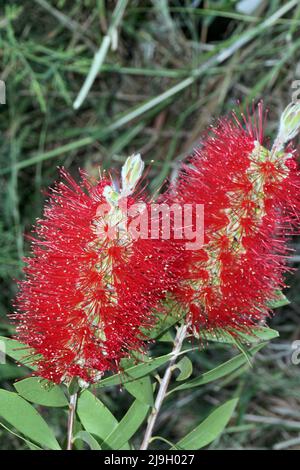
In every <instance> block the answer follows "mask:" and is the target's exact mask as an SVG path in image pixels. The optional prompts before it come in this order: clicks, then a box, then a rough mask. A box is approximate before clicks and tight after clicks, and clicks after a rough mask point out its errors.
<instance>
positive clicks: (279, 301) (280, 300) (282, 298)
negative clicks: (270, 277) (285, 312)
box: [269, 291, 291, 309]
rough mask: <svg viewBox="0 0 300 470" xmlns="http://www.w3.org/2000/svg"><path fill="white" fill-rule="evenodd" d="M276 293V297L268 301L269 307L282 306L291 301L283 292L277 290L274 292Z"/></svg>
mask: <svg viewBox="0 0 300 470" xmlns="http://www.w3.org/2000/svg"><path fill="white" fill-rule="evenodd" d="M276 295H277V299H276V300H274V301H273V302H269V307H270V308H271V309H274V308H279V307H284V306H285V305H289V304H290V303H291V302H290V301H289V299H288V298H287V297H286V296H285V295H284V293H283V292H281V291H278V292H276Z"/></svg>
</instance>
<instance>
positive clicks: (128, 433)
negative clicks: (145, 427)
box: [103, 400, 149, 450]
mask: <svg viewBox="0 0 300 470" xmlns="http://www.w3.org/2000/svg"><path fill="white" fill-rule="evenodd" d="M148 410H149V405H146V404H145V403H142V402H140V401H139V400H135V401H134V402H133V404H132V405H131V407H130V408H129V410H128V411H127V413H126V414H125V416H124V417H123V418H122V419H121V421H120V423H119V424H118V426H117V427H116V428H115V429H114V431H112V433H111V434H110V435H109V436H108V437H107V439H106V440H105V443H104V444H103V446H105V447H107V448H109V449H114V450H116V449H121V447H122V446H123V445H124V444H125V443H126V442H128V441H129V439H130V438H131V437H132V436H133V435H134V434H135V433H136V431H137V430H138V428H139V427H140V426H141V424H142V423H143V422H144V419H145V418H146V416H147V413H148Z"/></svg>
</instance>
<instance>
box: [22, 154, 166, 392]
mask: <svg viewBox="0 0 300 470" xmlns="http://www.w3.org/2000/svg"><path fill="white" fill-rule="evenodd" d="M142 171H143V162H142V160H141V158H140V156H139V155H134V156H132V157H129V158H128V159H127V161H126V163H125V165H124V166H123V169H122V178H121V181H120V182H119V181H114V182H113V181H112V179H111V178H110V177H109V176H106V175H105V173H104V175H102V176H101V175H100V178H99V180H98V181H96V182H94V183H91V182H90V180H89V178H88V177H87V176H86V175H82V180H81V183H80V184H77V183H76V182H75V181H74V179H73V178H72V177H71V176H70V175H69V174H68V173H67V172H66V171H65V170H62V171H61V175H62V177H63V181H61V182H58V183H57V184H56V186H55V187H54V189H53V190H52V191H51V192H50V196H49V201H48V202H47V204H46V207H45V210H44V218H43V219H41V220H38V221H37V223H36V226H35V235H36V238H33V239H32V255H33V256H31V257H29V258H27V259H26V263H27V266H26V268H25V273H26V279H25V280H23V281H22V282H20V292H19V294H18V298H17V307H18V313H17V314H16V315H15V317H16V322H17V334H18V339H19V340H20V341H22V342H24V343H25V344H26V345H28V346H29V347H30V348H32V349H33V351H34V358H35V362H36V365H37V368H38V371H37V373H38V374H39V375H40V376H42V377H44V378H46V379H49V380H51V381H53V382H64V383H66V384H69V383H70V381H71V380H72V378H74V377H77V378H78V379H79V383H80V384H81V385H82V386H85V385H87V384H88V383H90V382H95V381H97V380H99V379H100V378H101V376H102V375H103V372H104V371H107V370H118V368H119V363H120V359H122V358H124V357H126V356H128V355H129V354H130V355H132V354H133V353H134V352H141V351H142V350H143V340H144V335H143V334H142V329H144V330H145V329H149V328H150V327H151V325H152V324H153V322H154V321H155V316H154V314H153V310H154V308H155V307H156V306H157V304H158V302H159V300H160V299H161V298H162V297H163V295H164V293H165V291H166V290H168V289H170V288H171V287H172V285H173V283H174V277H173V274H172V273H171V272H170V271H169V269H168V268H167V267H166V265H167V263H168V261H169V258H170V253H169V246H168V245H167V244H162V243H160V241H159V240H152V239H151V238H150V237H133V235H132V233H133V232H132V231H130V230H129V229H128V227H129V222H130V220H133V219H134V211H132V214H133V215H131V216H129V217H128V214H127V209H128V207H131V208H132V207H133V206H134V205H135V204H136V205H137V206H138V204H139V203H140V204H144V205H147V204H149V202H145V201H146V199H145V197H144V196H143V195H142V193H141V190H138V191H136V190H135V188H136V185H137V183H138V181H139V180H140V177H141V175H142ZM134 191H135V192H136V193H137V194H136V195H134V194H133V193H134ZM24 355H26V351H25V352H24Z"/></svg>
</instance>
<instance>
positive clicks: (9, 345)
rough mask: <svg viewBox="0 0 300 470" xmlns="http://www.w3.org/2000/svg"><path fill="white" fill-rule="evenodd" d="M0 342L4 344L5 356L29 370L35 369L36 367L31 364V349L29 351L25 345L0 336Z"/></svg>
mask: <svg viewBox="0 0 300 470" xmlns="http://www.w3.org/2000/svg"><path fill="white" fill-rule="evenodd" d="M0 341H1V342H3V344H4V347H5V351H4V352H5V354H7V356H9V357H12V358H13V359H15V360H16V361H17V362H20V363H21V364H23V365H25V366H26V367H29V368H30V369H36V367H35V366H33V365H32V364H31V362H32V358H31V356H32V355H33V350H32V349H30V348H29V347H28V346H26V345H25V344H22V343H19V341H16V340H14V339H11V338H6V337H5V336H0Z"/></svg>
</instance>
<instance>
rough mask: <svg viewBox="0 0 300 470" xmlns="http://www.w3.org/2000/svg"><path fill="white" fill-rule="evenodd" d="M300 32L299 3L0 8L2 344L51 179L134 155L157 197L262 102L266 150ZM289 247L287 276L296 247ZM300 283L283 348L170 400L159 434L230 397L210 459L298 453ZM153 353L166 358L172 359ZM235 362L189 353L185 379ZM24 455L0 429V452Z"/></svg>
mask: <svg viewBox="0 0 300 470" xmlns="http://www.w3.org/2000/svg"><path fill="white" fill-rule="evenodd" d="M299 30H300V5H299V2H298V1H297V0H296V1H288V2H286V1H279V0H271V1H264V0H248V1H247V0H243V1H232V0H215V1H213V0H204V1H201V0H193V1H192V0H191V1H187V0H186V1H184V0H183V1H179V0H178V1H167V0H161V1H160V0H153V1H135V0H133V1H119V2H115V1H104V0H81V1H79V0H23V1H22V2H19V1H17V0H15V1H13V0H12V1H5V0H1V2H0V60H1V66H0V79H1V80H3V81H4V82H5V84H6V104H1V105H0V128H1V139H0V166H1V168H0V192H1V221H0V243H1V253H0V259H1V267H0V276H1V293H0V335H10V334H11V333H12V332H13V329H12V327H11V326H10V324H9V322H8V319H7V314H9V313H11V312H12V310H13V307H12V299H13V298H14V296H15V292H16V284H15V279H16V278H20V276H21V275H22V274H21V269H22V258H23V256H24V255H26V254H27V252H28V244H27V242H26V241H24V233H28V232H30V229H31V225H32V223H34V221H35V218H36V217H39V216H40V215H41V213H42V207H43V201H44V199H45V195H44V192H45V190H46V189H47V187H48V186H49V185H51V184H53V181H54V180H55V179H56V178H57V174H58V173H57V167H58V166H60V165H64V166H65V167H66V168H68V169H69V170H70V172H71V173H72V174H73V175H74V176H75V177H77V175H78V168H79V167H80V168H84V169H85V170H87V171H88V172H89V173H90V174H97V168H98V165H102V166H103V167H104V168H111V167H113V168H116V169H118V168H120V167H121V165H122V163H123V162H124V160H125V158H126V156H128V155H130V154H131V153H133V152H140V153H141V154H142V156H143V158H144V160H145V161H146V162H148V163H149V164H150V163H151V162H152V163H151V169H150V171H149V175H148V182H149V190H150V191H151V192H155V191H157V190H158V189H159V188H160V187H161V186H162V185H163V184H164V182H165V180H166V178H172V177H174V176H176V171H177V168H178V163H179V162H180V160H181V159H182V158H183V156H184V155H186V154H188V153H189V152H190V151H191V150H192V148H193V146H195V145H196V144H197V142H198V140H199V136H200V134H201V132H202V131H203V130H205V129H206V127H207V125H209V124H210V123H212V122H213V119H214V118H216V117H218V116H219V115H222V114H226V113H229V112H230V111H231V110H232V109H234V108H236V109H239V110H242V111H243V110H245V109H246V107H247V106H249V107H250V108H251V107H252V103H253V100H254V101H255V102H257V101H258V100H259V99H261V98H262V99H263V100H264V104H265V107H266V108H268V110H269V113H268V116H269V117H268V124H267V127H266V136H267V137H270V138H272V137H274V136H275V133H276V128H277V124H278V118H279V116H280V113H281V112H282V110H283V109H284V107H285V106H286V105H287V104H288V102H290V101H291V98H292V94H293V93H295V92H297V87H298V88H299V89H300V34H299ZM95 54H96V55H95ZM94 57H95V60H94ZM91 68H92V72H93V70H95V72H96V73H95V77H93V73H91ZM87 77H88V80H89V82H90V83H88V85H89V86H85V87H84V88H83V85H84V83H85V81H86V79H87ZM297 81H298V82H297ZM90 85H91V86H90ZM89 88H90V89H89ZM80 91H81V92H80ZM78 95H79V97H78ZM74 102H75V108H77V109H75V108H74ZM293 246H294V248H295V249H296V252H295V254H294V256H293V258H292V259H291V266H292V267H293V268H297V266H298V264H299V259H300V256H299V253H300V251H299V247H300V242H298V243H297V240H294V241H293ZM299 281H300V272H299V271H298V272H297V271H296V272H295V273H294V274H293V276H291V277H290V279H288V280H287V283H288V284H289V285H290V288H289V289H288V290H287V291H286V294H287V296H288V298H289V300H290V302H291V303H290V304H289V305H287V306H285V307H283V308H280V309H277V310H276V316H275V317H274V318H272V319H270V321H269V325H270V326H271V327H272V328H275V329H278V330H279V332H280V338H279V339H277V340H275V341H273V342H272V343H271V344H270V345H269V346H268V347H266V348H264V349H263V350H261V351H260V352H259V354H258V355H257V356H256V358H255V361H254V364H253V367H252V368H250V367H249V366H246V367H245V368H244V369H243V370H240V371H239V373H238V374H237V373H235V374H233V375H230V376H228V377H227V378H226V380H223V381H222V382H220V381H219V382H213V383H212V384H209V385H207V386H204V387H201V388H199V389H193V390H191V391H187V392H186V391H182V392H179V393H177V394H174V395H171V397H170V399H169V400H167V401H166V402H165V404H164V408H163V411H162V414H161V416H160V420H159V422H158V427H157V429H156V434H161V435H163V436H164V437H166V438H167V439H169V440H170V441H174V442H175V441H177V440H178V439H179V438H180V437H181V436H183V435H185V434H186V433H187V432H188V431H189V430H190V429H192V428H194V427H195V425H196V424H198V423H199V422H200V421H201V420H202V419H203V418H204V417H205V416H206V415H207V414H208V412H209V410H210V409H211V408H212V407H213V406H215V405H217V404H219V403H222V402H224V401H225V400H226V399H229V398H230V397H231V396H232V395H233V393H235V392H236V391H237V390H238V391H239V394H240V396H241V399H240V402H239V407H238V409H237V413H236V415H235V417H234V419H233V420H232V421H231V422H230V425H229V427H228V428H227V429H226V431H225V432H224V433H223V435H222V436H221V438H220V439H219V440H217V441H216V442H215V443H214V444H212V445H211V446H210V448H217V449H229V448H234V449H249V448H250V449H256V448H260V449H281V448H283V449H285V448H286V449H300V364H299V365H296V364H293V363H292V361H291V356H292V343H293V341H295V340H297V339H300V320H299V319H300V293H299V291H298V286H299ZM155 348H156V351H155V354H164V353H167V352H168V351H169V349H170V345H168V344H167V343H159V344H158V345H157V346H155ZM236 353H237V351H236V350H233V349H232V347H229V346H224V345H217V344H212V345H210V346H209V348H208V349H206V350H205V351H200V350H199V352H194V353H192V354H191V359H192V361H193V364H194V372H193V373H194V374H195V375H197V374H198V375H199V373H200V372H201V371H202V372H203V371H205V370H208V369H210V368H212V367H215V366H217V365H218V364H220V363H221V362H223V361H224V360H226V359H229V358H230V357H232V356H233V355H235V354H236ZM27 373H28V371H27V370H26V369H24V368H21V369H20V368H19V367H17V366H16V365H15V364H13V362H11V363H9V364H6V365H4V366H1V368H0V386H1V387H2V388H7V389H11V388H12V383H13V381H14V380H15V379H17V378H18V377H24V375H26V374H27ZM99 396H100V397H101V399H102V400H103V401H104V402H105V403H106V404H107V405H108V406H109V407H110V409H111V410H112V412H113V413H114V414H115V415H116V417H117V418H119V417H121V416H122V415H123V414H124V412H125V411H126V410H127V408H128V406H129V404H130V401H131V398H130V396H129V395H128V394H127V392H126V391H121V393H120V389H119V388H118V387H115V388H112V389H111V390H109V391H108V392H105V393H104V392H101V394H100V395H99ZM41 412H42V413H43V414H44V416H45V418H46V420H47V421H48V422H49V423H50V424H51V425H52V427H53V428H54V430H55V431H56V433H57V434H58V436H59V433H61V432H62V431H63V432H65V426H66V417H65V411H62V410H61V409H59V410H58V409H55V410H51V408H47V409H46V408H44V409H42V408H41ZM141 435H142V431H141ZM139 440H140V436H139V435H137V437H136V442H137V443H138V442H139ZM153 446H154V447H157V448H161V449H163V448H166V446H165V444H164V443H162V442H159V441H157V442H156V443H154V444H153ZM23 448H25V447H24V445H23V444H22V442H21V441H19V440H18V439H17V438H15V437H14V436H12V435H8V434H7V433H6V431H5V430H4V429H2V428H0V449H23Z"/></svg>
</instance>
